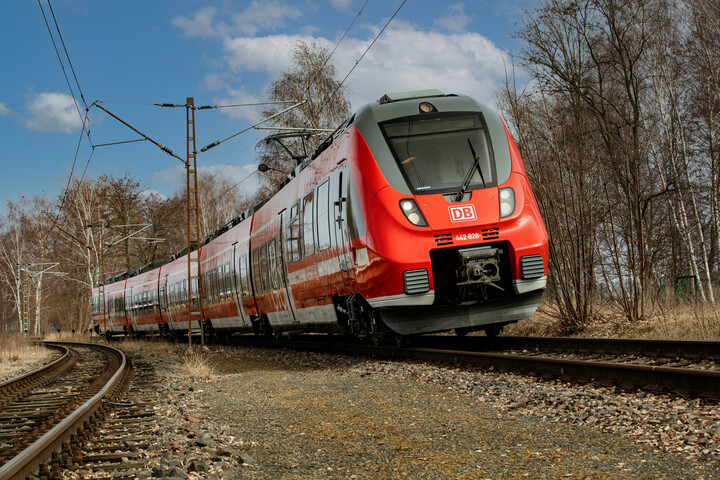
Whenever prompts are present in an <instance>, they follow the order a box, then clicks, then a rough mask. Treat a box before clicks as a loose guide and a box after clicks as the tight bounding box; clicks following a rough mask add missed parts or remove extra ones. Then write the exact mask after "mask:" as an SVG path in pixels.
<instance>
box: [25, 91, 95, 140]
mask: <svg viewBox="0 0 720 480" xmlns="http://www.w3.org/2000/svg"><path fill="white" fill-rule="evenodd" d="M25 109H26V111H27V114H28V116H27V117H25V118H24V119H23V120H22V121H21V124H22V125H23V126H24V127H25V128H28V129H30V130H35V131H38V132H60V133H72V132H74V131H75V130H77V129H79V128H81V127H82V120H81V119H80V115H79V114H78V109H77V105H76V104H75V100H73V98H72V97H71V96H70V95H67V94H65V93H59V92H42V93H37V94H34V95H33V96H32V98H30V100H29V101H28V102H27V103H26V104H25Z"/></svg>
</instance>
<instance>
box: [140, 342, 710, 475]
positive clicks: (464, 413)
mask: <svg viewBox="0 0 720 480" xmlns="http://www.w3.org/2000/svg"><path fill="white" fill-rule="evenodd" d="M210 359H211V362H212V364H213V365H214V369H215V373H216V375H215V376H214V378H212V379H209V380H207V381H199V382H198V381H194V382H189V381H188V380H184V379H182V378H180V377H178V376H177V374H173V373H169V374H168V384H167V386H166V387H164V388H166V389H167V393H166V394H165V395H163V394H161V395H160V397H161V398H160V401H161V402H165V406H163V407H161V408H159V410H160V411H159V413H160V414H161V415H163V416H165V420H168V421H171V423H172V422H175V425H176V426H175V427H174V428H166V429H165V430H164V439H163V438H161V439H160V441H159V442H158V445H164V448H168V449H170V450H173V451H174V458H176V460H174V461H176V462H177V461H178V460H177V459H181V463H182V467H183V471H184V475H187V477H188V478H255V479H277V478H288V479H290V478H307V479H311V478H312V479H315V478H337V479H340V478H342V479H345V478H358V479H365V478H427V479H432V478H437V479H447V478H469V479H485V478H488V479H501V478H535V479H540V478H547V479H551V478H552V479H556V478H582V479H590V478H593V479H594V478H653V479H656V478H668V479H671V478H672V479H675V478H692V479H710V478H720V465H719V464H718V459H720V455H719V452H718V443H719V442H720V424H719V423H718V420H717V419H718V416H719V415H718V411H719V409H718V405H717V403H712V402H704V401H699V400H685V399H682V398H679V397H673V396H664V395H654V394H650V393H645V392H622V391H615V390H614V389H608V388H602V387H590V386H578V385H571V384H566V383H561V382H555V381H543V380H539V379H536V378H534V377H525V376H521V375H513V374H505V373H496V372H480V371H468V370H465V369H459V368H447V367H438V366H432V365H425V364H417V363H399V362H380V361H372V360H366V359H354V358H350V357H342V356H332V355H323V354H313V353H303V352H292V351H284V350H262V349H250V348H237V349H236V348H223V349H216V350H215V351H214V353H213V354H212V355H211V357H210ZM168 371H169V372H172V370H171V369H170V370H168ZM183 422H184V423H183ZM161 433H162V432H161ZM183 436H185V437H186V438H184V437H183ZM197 440H202V441H201V442H198V441H197ZM202 443H204V444H205V445H203V444H202ZM173 445H175V447H173ZM148 454H149V457H150V458H158V456H159V455H160V454H159V453H153V452H148ZM166 456H167V454H166ZM189 458H192V459H193V461H196V462H202V465H201V467H202V469H204V471H203V472H201V473H198V472H196V471H192V470H193V469H192V468H189V460H188V459H189Z"/></svg>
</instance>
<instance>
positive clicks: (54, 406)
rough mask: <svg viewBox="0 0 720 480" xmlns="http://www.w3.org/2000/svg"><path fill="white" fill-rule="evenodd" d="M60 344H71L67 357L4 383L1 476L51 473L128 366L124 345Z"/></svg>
mask: <svg viewBox="0 0 720 480" xmlns="http://www.w3.org/2000/svg"><path fill="white" fill-rule="evenodd" d="M51 345H52V346H53V347H54V348H56V347H55V346H56V345H58V344H48V346H51ZM58 346H60V347H64V348H65V349H66V350H67V353H66V354H65V355H63V357H61V359H59V360H57V361H55V362H53V363H52V364H50V365H49V366H46V367H43V368H41V369H37V370H35V371H33V372H30V373H29V374H27V375H23V376H22V377H18V378H16V379H11V380H9V381H7V382H4V383H3V384H0V405H3V408H2V413H0V442H2V448H0V450H1V451H2V452H3V453H2V456H0V480H5V479H14V478H25V477H26V476H28V475H31V474H35V473H39V474H40V475H41V476H42V475H44V476H49V474H50V470H51V468H57V467H58V466H59V463H60V458H61V456H60V455H59V452H61V451H62V452H64V453H71V452H72V450H73V448H75V447H76V446H77V445H78V443H79V441H80V440H81V439H82V436H83V433H82V431H81V430H82V429H83V428H85V427H88V426H89V425H90V424H91V423H93V422H94V421H96V420H97V417H98V416H100V415H102V414H103V412H104V410H105V408H106V407H105V404H106V403H108V402H104V400H106V399H110V398H111V397H112V395H113V393H114V391H115V389H116V387H118V385H119V384H120V383H121V381H122V379H123V377H124V375H125V373H126V371H127V366H128V363H127V359H126V357H125V354H124V353H123V352H121V351H120V350H118V349H115V348H112V347H108V346H102V345H94V344H74V343H63V344H62V345H58ZM48 371H50V373H48ZM48 458H51V460H50V462H48V463H49V464H50V466H48V463H46V462H47V459H48Z"/></svg>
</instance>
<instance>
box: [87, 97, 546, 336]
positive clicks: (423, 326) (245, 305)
mask: <svg viewBox="0 0 720 480" xmlns="http://www.w3.org/2000/svg"><path fill="white" fill-rule="evenodd" d="M200 257H201V262H200V268H201V274H202V279H203V281H202V283H203V291H202V292H200V294H201V295H202V305H203V311H202V316H203V318H204V324H205V328H206V332H214V333H218V332H226V333H227V332H242V331H254V332H256V333H263V334H281V333H282V332H290V331H292V332H295V331H326V332H345V333H350V334H353V335H356V336H359V337H370V338H373V339H375V340H381V339H382V338H383V337H386V336H387V335H391V336H395V337H396V338H401V336H405V335H412V334H422V333H430V332H439V331H448V330H453V329H454V330H455V331H456V333H458V334H459V335H462V334H465V333H467V332H470V331H475V330H485V332H486V333H487V334H489V335H494V334H497V333H498V332H499V331H500V330H501V329H502V327H503V326H504V325H506V324H508V323H512V322H515V321H517V320H519V319H522V318H525V317H529V316H531V315H532V314H533V312H534V311H535V309H536V308H537V305H538V303H539V301H540V298H541V296H542V293H543V290H544V288H545V284H546V279H547V276H546V275H547V274H546V272H547V261H548V237H547V231H546V230H545V226H544V224H543V221H542V218H541V216H540V213H539V210H538V206H537V203H536V201H535V198H534V196H533V193H532V190H531V188H530V184H529V183H528V179H527V175H526V172H525V169H524V166H523V162H522V159H521V158H520V154H519V152H518V149H517V147H516V145H515V143H514V142H513V140H512V138H511V136H510V134H509V133H508V131H507V128H506V127H505V125H504V124H503V122H502V120H501V119H500V118H499V116H498V115H497V114H496V113H495V112H494V111H492V110H491V109H489V108H488V107H486V106H484V105H481V104H479V103H477V102H475V101H474V100H472V99H471V98H468V97H465V96H458V95H444V94H442V93H441V92H439V91H434V90H428V91H422V92H408V93H404V94H389V95H385V96H383V97H382V98H381V99H380V100H379V101H378V102H376V103H373V104H370V105H366V106H365V107H363V108H362V109H360V110H359V111H358V112H357V113H356V114H355V115H354V116H353V117H352V118H351V119H350V120H348V121H347V122H346V123H345V124H344V125H343V126H342V127H341V128H340V129H338V131H337V132H336V133H335V134H333V135H332V136H331V137H330V138H328V140H326V142H325V143H324V144H323V146H321V147H320V149H318V152H316V154H315V155H314V157H313V158H312V159H310V160H308V161H306V162H304V163H303V164H302V165H300V166H298V167H297V168H296V169H295V171H294V172H293V173H292V174H291V176H289V177H288V179H287V180H286V182H285V184H284V185H283V187H282V188H281V189H280V191H279V192H278V193H277V194H275V195H274V196H273V197H272V198H270V199H269V200H268V201H267V202H265V203H264V204H262V205H261V206H258V207H256V208H254V209H252V210H250V211H247V212H245V213H244V214H242V215H241V216H240V217H238V218H236V219H235V220H233V222H231V223H230V224H229V225H227V226H226V227H224V228H223V229H222V230H221V231H219V232H217V233H216V235H213V237H211V238H209V239H207V240H206V241H205V243H204V244H203V245H202V247H201V249H200ZM190 288H191V290H192V292H193V295H194V296H193V302H197V295H198V288H197V285H195V284H193V285H191V286H190ZM187 289H188V278H187V257H185V256H180V257H179V258H175V259H174V260H172V261H170V262H169V263H166V264H164V265H160V266H155V265H150V266H148V267H146V268H144V269H142V270H141V271H139V272H136V273H135V274H134V275H123V276H121V277H117V278H114V279H110V280H109V281H108V283H107V284H106V287H105V291H106V303H107V312H108V315H107V318H103V317H102V315H101V313H100V309H99V308H98V307H99V298H98V289H97V288H96V289H95V290H94V292H93V298H92V314H93V315H92V322H93V327H94V329H95V330H96V331H97V332H98V333H104V334H106V335H113V334H122V333H141V332H144V331H158V330H159V331H161V332H164V333H171V332H178V333H186V332H187V331H188V313H187V311H188V310H187V309H188V305H187V302H188V293H187V292H188V290H187ZM193 322H194V321H193ZM194 323H195V322H194ZM197 323H198V325H197V326H195V325H193V328H195V329H198V328H199V321H198V322H197Z"/></svg>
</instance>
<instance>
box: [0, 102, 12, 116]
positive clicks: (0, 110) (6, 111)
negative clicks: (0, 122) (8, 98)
mask: <svg viewBox="0 0 720 480" xmlns="http://www.w3.org/2000/svg"><path fill="white" fill-rule="evenodd" d="M11 113H12V110H10V108H9V107H6V106H5V104H4V103H3V102H0V117H4V116H6V115H10V114H11Z"/></svg>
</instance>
